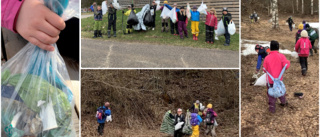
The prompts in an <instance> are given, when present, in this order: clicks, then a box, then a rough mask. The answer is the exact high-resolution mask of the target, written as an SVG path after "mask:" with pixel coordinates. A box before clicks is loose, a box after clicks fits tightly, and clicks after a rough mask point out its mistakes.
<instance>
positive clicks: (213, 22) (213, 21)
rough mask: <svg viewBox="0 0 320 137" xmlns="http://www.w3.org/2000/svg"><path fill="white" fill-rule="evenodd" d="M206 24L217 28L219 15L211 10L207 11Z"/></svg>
mask: <svg viewBox="0 0 320 137" xmlns="http://www.w3.org/2000/svg"><path fill="white" fill-rule="evenodd" d="M206 25H208V26H211V27H214V29H217V25H218V20H217V17H216V16H215V15H214V14H210V12H207V17H206Z"/></svg>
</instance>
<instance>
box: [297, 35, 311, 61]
mask: <svg viewBox="0 0 320 137" xmlns="http://www.w3.org/2000/svg"><path fill="white" fill-rule="evenodd" d="M310 49H312V45H311V42H310V40H309V39H308V38H300V39H299V40H298V42H297V43H296V46H295V50H296V52H298V53H299V57H309V51H310Z"/></svg>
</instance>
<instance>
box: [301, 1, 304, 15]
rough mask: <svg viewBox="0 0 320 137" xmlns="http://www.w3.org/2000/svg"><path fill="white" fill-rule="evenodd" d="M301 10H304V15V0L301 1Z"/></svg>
mask: <svg viewBox="0 0 320 137" xmlns="http://www.w3.org/2000/svg"><path fill="white" fill-rule="evenodd" d="M301 8H302V9H301V10H302V14H304V0H301Z"/></svg>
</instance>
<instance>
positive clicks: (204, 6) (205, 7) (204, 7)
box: [197, 1, 208, 15]
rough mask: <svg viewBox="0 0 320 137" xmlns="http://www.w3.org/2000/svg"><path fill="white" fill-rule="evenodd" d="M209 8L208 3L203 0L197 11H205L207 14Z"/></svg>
mask: <svg viewBox="0 0 320 137" xmlns="http://www.w3.org/2000/svg"><path fill="white" fill-rule="evenodd" d="M207 8H208V7H207V5H206V4H203V1H202V3H201V5H200V7H199V8H198V10H197V11H199V12H200V13H203V14H205V15H207V10H206V9H207Z"/></svg>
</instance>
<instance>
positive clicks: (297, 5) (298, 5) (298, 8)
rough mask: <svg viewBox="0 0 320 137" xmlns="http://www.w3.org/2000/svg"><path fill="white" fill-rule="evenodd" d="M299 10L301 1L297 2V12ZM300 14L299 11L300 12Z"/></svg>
mask: <svg viewBox="0 0 320 137" xmlns="http://www.w3.org/2000/svg"><path fill="white" fill-rule="evenodd" d="M298 10H299V0H297V11H298ZM298 12H299V11H298Z"/></svg>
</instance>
